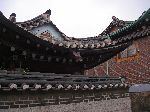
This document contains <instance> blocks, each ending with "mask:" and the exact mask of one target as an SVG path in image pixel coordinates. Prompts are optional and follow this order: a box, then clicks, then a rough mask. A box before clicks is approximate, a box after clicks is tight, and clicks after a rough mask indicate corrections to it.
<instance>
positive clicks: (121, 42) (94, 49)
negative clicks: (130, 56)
mask: <svg viewBox="0 0 150 112" xmlns="http://www.w3.org/2000/svg"><path fill="white" fill-rule="evenodd" d="M149 21H150V9H149V10H148V11H146V12H145V13H144V14H143V15H142V16H141V17H140V18H139V19H138V20H136V21H134V22H133V23H132V24H130V25H128V26H125V27H123V28H121V29H119V30H117V31H116V32H113V33H110V34H109V35H106V36H97V37H90V38H85V39H76V38H69V37H67V39H64V40H56V39H54V38H52V39H51V40H43V39H41V38H37V36H36V35H33V34H32V33H31V32H30V31H29V30H28V26H29V29H30V28H33V26H31V25H34V22H35V24H36V25H37V24H38V25H40V24H41V25H42V24H47V23H51V24H53V23H52V22H51V21H50V20H49V14H45V13H44V14H42V15H40V16H38V17H36V18H34V19H32V20H29V21H26V22H23V23H16V24H18V25H19V26H20V27H21V28H20V27H18V26H17V25H16V24H14V23H12V22H11V21H9V20H8V19H6V18H5V17H4V16H3V15H2V14H0V22H1V25H2V26H3V27H1V29H0V31H1V32H0V33H1V35H3V36H2V37H3V38H4V37H8V34H9V33H8V34H7V33H6V30H7V29H6V28H8V29H9V30H8V31H10V32H13V34H15V37H14V35H13V36H10V37H9V39H8V40H7V42H8V41H10V40H11V39H12V40H14V41H16V40H17V41H18V40H19V42H20V40H22V44H19V43H17V45H19V50H20V49H21V50H22V53H23V54H29V55H32V53H33V51H34V52H35V51H36V52H38V53H39V52H40V53H41V56H40V59H42V58H43V57H44V56H45V54H46V53H47V48H48V49H52V50H54V51H56V52H57V50H58V51H59V52H61V53H62V52H64V51H66V52H67V53H68V55H63V53H62V55H63V56H65V58H68V57H69V58H70V57H71V58H72V59H73V60H74V62H79V63H78V64H77V66H79V65H82V67H83V68H82V69H89V68H92V67H95V66H97V65H99V64H100V63H103V62H104V61H106V60H108V59H110V58H111V57H113V56H115V55H116V54H117V53H118V52H121V51H123V50H124V49H125V48H127V47H128V46H129V45H130V44H131V43H132V41H133V40H137V39H138V38H144V37H145V36H147V35H149V26H150V23H149ZM22 24H25V25H22ZM38 25H37V26H35V27H38ZM54 26H55V25H54ZM22 27H24V29H23V28H22ZM55 28H56V29H57V27H55ZM18 37H19V38H21V39H18ZM4 39H6V38H4ZM2 40H3V39H2ZM2 40H1V41H2ZM2 42H3V43H4V44H6V42H4V41H2ZM10 43H11V44H12V41H11V42H10ZM30 43H32V44H30ZM23 44H26V45H23ZM17 45H16V44H15V45H14V49H15V47H16V49H17V47H18V46H17ZM29 45H31V47H30V48H31V49H30V52H29V53H27V52H26V51H25V50H26V49H27V50H28V51H29V48H28V46H29ZM24 47H26V48H24ZM45 49H46V52H45ZM51 54H52V53H51ZM70 54H71V56H70ZM48 55H49V54H46V56H45V57H48V58H49V56H48ZM30 57H31V56H30ZM48 58H47V59H48ZM54 58H55V60H56V62H58V61H59V60H61V59H59V58H61V57H60V54H58V57H57V56H54ZM63 58H64V57H63Z"/></svg>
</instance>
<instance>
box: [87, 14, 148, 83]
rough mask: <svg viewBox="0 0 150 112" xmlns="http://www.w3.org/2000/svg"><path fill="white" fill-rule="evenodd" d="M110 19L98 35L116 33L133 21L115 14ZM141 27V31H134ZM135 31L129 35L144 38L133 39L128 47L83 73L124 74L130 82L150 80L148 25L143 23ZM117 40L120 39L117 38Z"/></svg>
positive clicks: (97, 74)
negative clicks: (120, 18) (124, 19)
mask: <svg viewBox="0 0 150 112" xmlns="http://www.w3.org/2000/svg"><path fill="white" fill-rule="evenodd" d="M112 19H113V21H112V22H111V23H110V25H109V26H108V27H107V28H106V29H105V30H104V31H103V32H102V33H101V34H100V35H99V36H104V35H110V34H111V33H113V32H114V33H116V31H117V30H118V31H120V30H121V29H122V28H124V27H128V26H132V24H133V23H134V21H123V20H119V19H118V18H116V17H115V16H113V17H112ZM148 24H149V23H148ZM119 29H120V30H119ZM142 29H143V31H142V32H140V33H137V32H136V31H140V30H142ZM118 31H117V32H118ZM136 31H134V32H133V34H130V35H131V36H133V35H134V36H137V37H144V38H139V39H138V40H134V41H133V42H132V44H131V45H130V46H129V47H128V48H126V49H125V50H124V51H122V52H120V53H118V54H117V55H116V56H115V57H113V58H111V59H110V60H108V61H107V62H106V63H103V64H100V65H98V66H96V67H94V68H92V69H89V70H86V71H85V75H87V76H90V75H91V74H92V75H93V74H94V75H95V76H102V75H103V74H107V75H109V76H122V75H124V76H125V77H126V78H127V81H128V82H129V83H132V84H134V83H148V82H150V46H149V45H150V38H149V34H150V27H147V28H146V27H145V25H143V26H142V27H141V29H137V30H136ZM145 34H146V35H145ZM130 35H127V38H126V39H129V38H130ZM119 41H122V40H121V39H119Z"/></svg>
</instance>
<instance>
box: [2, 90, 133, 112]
mask: <svg viewBox="0 0 150 112" xmlns="http://www.w3.org/2000/svg"><path fill="white" fill-rule="evenodd" d="M108 105H109V106H110V108H108V107H109V106H108ZM89 107H91V108H89ZM55 108H56V109H57V111H54V110H55ZM112 108H113V109H112ZM18 109H19V110H18ZM40 109H42V110H43V111H40ZM49 109H50V110H53V111H48V110H49ZM95 109H96V110H95ZM110 109H112V110H113V111H112V112H117V111H120V112H128V111H126V110H130V109H131V107H130V98H129V93H127V90H121V89H116V90H103V91H51V92H42V91H39V92H38V91H37V92H11V93H10V92H1V93H0V112H5V111H7V112H12V111H13V112H16V111H18V112H26V111H28V112H30V111H31V110H32V111H33V112H38V111H39V112H80V111H81V112H87V111H89V110H91V111H89V112H93V111H94V112H99V111H100V110H101V111H102V110H106V111H105V112H110V111H111V110H110ZM115 109H116V111H115ZM121 110H122V111H121Z"/></svg>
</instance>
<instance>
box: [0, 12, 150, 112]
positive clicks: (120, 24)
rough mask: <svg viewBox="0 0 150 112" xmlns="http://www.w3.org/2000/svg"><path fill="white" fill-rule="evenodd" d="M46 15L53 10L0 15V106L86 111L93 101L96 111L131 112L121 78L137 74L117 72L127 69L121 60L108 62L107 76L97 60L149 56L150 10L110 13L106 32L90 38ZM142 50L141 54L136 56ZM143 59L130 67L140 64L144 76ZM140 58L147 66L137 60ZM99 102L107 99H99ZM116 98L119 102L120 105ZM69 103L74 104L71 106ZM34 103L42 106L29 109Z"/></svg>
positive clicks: (125, 87) (127, 95) (3, 107)
mask: <svg viewBox="0 0 150 112" xmlns="http://www.w3.org/2000/svg"><path fill="white" fill-rule="evenodd" d="M50 15H51V10H47V11H46V12H45V13H43V14H41V15H39V16H38V17H35V18H33V19H31V20H29V21H25V22H16V14H15V13H12V14H11V15H10V18H9V19H7V18H6V17H5V16H4V15H3V14H2V13H0V52H1V54H0V66H1V70H0V91H1V94H0V109H8V108H9V109H11V108H22V107H27V108H26V109H27V111H36V112H37V111H43V110H40V109H41V108H43V109H44V111H46V110H45V109H46V108H48V110H47V111H49V110H54V109H57V110H58V111H60V110H59V108H61V109H64V110H63V111H82V112H83V111H85V112H86V111H93V110H91V109H92V108H87V107H89V105H92V107H93V106H95V107H96V108H95V109H97V110H95V111H98V112H99V111H100V110H103V109H104V108H105V110H106V111H113V112H115V111H116V110H118V111H131V110H130V109H131V107H130V98H129V94H128V92H127V90H128V86H129V83H126V82H125V79H126V78H127V80H128V82H132V81H130V80H133V81H134V80H135V79H134V78H133V79H130V77H135V75H132V71H131V73H130V71H128V74H127V73H124V72H122V71H118V72H116V71H117V70H120V69H117V67H124V68H123V69H124V70H125V71H126V70H127V68H128V67H127V66H123V63H124V62H120V63H119V64H118V63H115V62H109V63H111V67H109V70H110V72H109V74H106V73H105V72H101V70H100V69H101V68H102V69H103V68H104V67H103V66H102V65H100V64H102V63H104V62H106V61H107V60H109V59H111V58H113V57H115V60H116V61H122V60H125V59H126V58H130V57H131V59H132V58H136V57H137V58H138V57H141V56H144V57H145V56H149V55H148V51H149V48H148V46H149V44H148V41H147V40H148V36H149V29H150V22H149V20H150V9H149V10H148V11H146V12H144V13H143V14H142V15H141V17H140V18H139V19H137V20H136V21H133V22H125V21H120V20H118V19H117V18H116V17H113V22H112V23H111V24H110V26H109V27H108V28H107V29H106V30H105V31H104V32H102V33H101V34H100V35H98V36H96V37H88V38H71V37H68V36H66V35H65V34H64V33H62V32H61V31H60V30H59V29H58V28H57V27H56V25H55V24H54V23H53V22H52V21H51V20H50ZM141 41H143V42H144V45H143V44H142V42H141ZM137 43H138V44H137ZM145 48H146V49H145ZM141 49H142V50H141ZM141 51H142V53H143V54H140V52H141ZM139 59H140V58H139ZM144 59H145V60H144ZM144 59H140V61H139V62H138V63H136V64H139V67H138V68H137V67H134V68H135V70H136V69H139V68H141V67H143V68H142V69H144V72H145V73H146V74H145V73H143V74H145V76H146V75H147V73H149V71H148V70H149V69H147V68H148V65H149V63H148V60H146V59H149V58H144ZM143 61H144V62H145V64H143V63H140V62H143ZM146 62H147V63H146ZM109 63H108V64H109ZM125 63H126V62H125ZM136 64H135V65H134V64H131V63H130V64H128V66H129V67H130V66H132V67H133V66H136ZM146 64H147V65H146ZM132 67H130V68H132ZM92 68H94V69H93V70H91V69H92ZM111 68H112V69H111ZM135 70H134V73H135V72H136V71H135ZM91 71H94V72H91ZM141 73H142V72H141ZM95 74H96V75H97V76H94V75H95ZM113 74H114V76H113ZM129 74H130V75H129ZM86 75H90V76H86ZM99 75H101V77H100V76H99ZM111 75H112V76H111ZM91 76H92V77H91ZM93 76H94V77H93ZM140 76H141V75H140ZM147 76H149V75H147ZM141 77H142V76H141ZM139 80H141V81H143V80H142V79H140V78H139ZM144 81H145V79H144ZM35 91H38V93H37V92H35ZM74 91H76V92H74ZM10 92H11V96H10V97H9V94H10ZM22 93H23V95H22ZM12 97H13V98H12ZM102 100H106V101H104V103H103V102H102ZM91 101H94V102H91ZM123 101H124V102H123ZM96 102H98V103H96ZM116 102H120V103H119V105H118V104H117V103H116ZM72 103H78V104H76V108H75V109H74V107H72V106H73V104H72ZM64 104H68V105H65V107H67V108H64ZM105 104H110V105H111V104H113V105H111V106H105ZM50 105H56V106H50ZM80 105H82V108H81V107H80ZM35 106H40V109H39V108H32V109H33V110H30V109H31V108H29V107H35ZM41 106H42V107H41ZM44 106H48V107H46V108H45V107H44ZM86 106H87V107H86ZM83 107H85V108H83ZM124 107H125V108H124ZM34 109H35V110H34ZM67 109H69V110H67ZM70 109H71V110H70ZM76 109H77V110H76ZM78 109H79V110H78ZM2 111H4V110H2ZM19 111H24V110H21V109H20V110H19Z"/></svg>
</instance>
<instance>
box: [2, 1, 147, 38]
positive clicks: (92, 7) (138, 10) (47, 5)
mask: <svg viewBox="0 0 150 112" xmlns="http://www.w3.org/2000/svg"><path fill="white" fill-rule="evenodd" d="M148 8H150V0H0V11H2V12H3V14H4V15H5V16H6V17H7V18H8V17H9V15H10V14H11V13H13V12H14V13H16V14H17V21H18V22H20V21H26V20H29V19H32V18H34V17H36V16H38V15H40V14H42V13H44V12H45V11H46V10H48V9H51V11H52V15H51V20H52V21H53V23H54V24H55V25H56V26H57V27H58V28H59V29H60V30H61V31H62V32H64V33H65V34H66V35H67V36H70V37H76V38H84V37H90V36H96V35H98V34H100V33H101V32H102V31H103V30H104V29H105V28H106V27H107V26H108V25H109V23H110V22H111V21H112V19H111V17H112V16H116V17H118V18H119V19H122V20H125V21H130V20H132V21H133V20H136V19H137V18H138V17H139V16H140V15H141V14H142V12H143V11H146V10H147V9H148Z"/></svg>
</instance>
